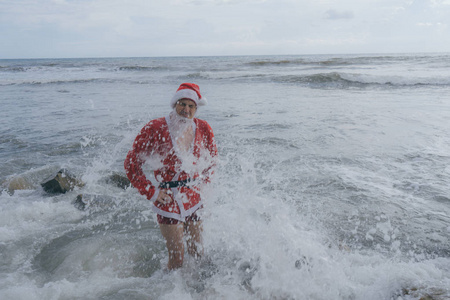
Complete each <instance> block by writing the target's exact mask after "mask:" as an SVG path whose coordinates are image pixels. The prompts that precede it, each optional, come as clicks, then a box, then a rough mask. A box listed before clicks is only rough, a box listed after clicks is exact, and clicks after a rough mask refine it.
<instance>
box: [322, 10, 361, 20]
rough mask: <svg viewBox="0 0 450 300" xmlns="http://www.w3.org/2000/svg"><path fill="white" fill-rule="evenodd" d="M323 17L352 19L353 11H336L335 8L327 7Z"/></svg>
mask: <svg viewBox="0 0 450 300" xmlns="http://www.w3.org/2000/svg"><path fill="white" fill-rule="evenodd" d="M325 18H326V19H328V20H339V19H353V18H354V16H353V12H351V11H348V10H347V11H337V10H335V9H329V10H327V11H326V12H325Z"/></svg>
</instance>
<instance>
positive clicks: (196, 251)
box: [184, 220, 203, 259]
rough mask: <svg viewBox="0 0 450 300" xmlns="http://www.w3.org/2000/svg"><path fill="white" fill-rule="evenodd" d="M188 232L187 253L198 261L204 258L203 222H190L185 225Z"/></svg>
mask: <svg viewBox="0 0 450 300" xmlns="http://www.w3.org/2000/svg"><path fill="white" fill-rule="evenodd" d="M184 229H185V232H186V244H187V251H188V253H189V254H190V255H192V256H193V257H194V258H196V259H200V258H201V257H202V256H203V241H202V232H203V226H202V221H192V220H190V221H188V222H187V223H186V224H185V225H184Z"/></svg>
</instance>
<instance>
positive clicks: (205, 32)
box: [0, 0, 450, 58]
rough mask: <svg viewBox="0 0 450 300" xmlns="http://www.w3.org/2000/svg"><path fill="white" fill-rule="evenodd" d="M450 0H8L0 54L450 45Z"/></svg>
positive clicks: (1, 10) (389, 49)
mask: <svg viewBox="0 0 450 300" xmlns="http://www.w3.org/2000/svg"><path fill="white" fill-rule="evenodd" d="M449 25H450V0H334V1H333V0H0V58H60V57H128V56H132V57H136V56H137V57H141V56H191V55H194V56H204V55H263V54H343V53H344V54H353V53H398V52H450V26H449Z"/></svg>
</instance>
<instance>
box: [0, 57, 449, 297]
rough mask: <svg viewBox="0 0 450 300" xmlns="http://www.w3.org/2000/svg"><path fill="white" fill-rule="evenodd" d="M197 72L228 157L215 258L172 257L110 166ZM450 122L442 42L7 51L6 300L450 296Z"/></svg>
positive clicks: (211, 203)
mask: <svg viewBox="0 0 450 300" xmlns="http://www.w3.org/2000/svg"><path fill="white" fill-rule="evenodd" d="M182 82H194V83H197V84H199V85H200V88H201V91H202V94H203V95H204V97H205V98H207V100H208V102H209V104H208V105H207V106H205V107H200V108H199V109H198V112H197V117H198V118H201V119H204V120H206V121H208V122H209V124H210V125H211V126H212V128H213V130H214V132H215V135H216V140H217V144H218V149H219V165H218V167H217V170H216V174H215V178H214V180H213V182H212V184H211V186H210V188H209V189H208V191H206V192H205V193H206V195H207V197H205V199H204V200H205V205H204V209H203V210H202V212H201V215H202V218H203V220H204V247H205V253H206V257H207V258H206V259H205V260H204V261H203V262H201V263H197V262H196V261H194V260H193V259H191V258H189V257H188V256H186V261H185V265H184V266H183V268H181V269H180V270H177V271H174V272H167V271H166V270H165V266H166V264H167V259H168V257H167V253H166V249H165V244H164V240H163V238H162V237H161V234H160V232H159V228H158V225H157V222H156V218H155V215H154V213H153V212H152V211H151V206H152V203H150V202H149V201H147V200H146V199H145V198H144V197H143V196H141V195H139V193H138V192H137V191H136V190H135V189H134V188H128V189H125V190H124V189H121V188H119V187H117V186H115V185H113V184H111V183H110V182H108V180H107V178H108V176H110V175H111V174H119V175H124V170H123V161H124V158H125V156H126V154H127V152H128V151H129V150H130V149H131V145H132V142H133V140H134V138H135V136H136V135H137V134H138V132H139V130H140V129H141V128H142V127H143V126H144V125H145V124H146V123H147V122H148V121H149V120H151V119H153V118H157V117H162V116H166V115H168V113H169V112H170V110H171V109H170V107H169V101H170V98H171V97H172V95H173V93H174V92H175V91H176V89H177V87H178V85H179V84H180V83H182ZM449 120H450V54H445V53H444V54H390V55H387V54H383V55H310V56H306V55H305V56H245V57H173V58H98V59H97V58H95V59H94V58H93V59H37V60H0V164H1V168H0V183H2V190H3V191H2V193H1V195H0V208H1V210H0V299H27V300H30V299H364V300H365V299H374V300H375V299H376V300H378V299H395V300H397V299H419V298H420V297H425V296H427V295H428V296H431V297H434V298H433V299H449V298H450V289H449V287H450V243H449V237H450V217H449V215H450V188H449V182H450V154H449V153H450V131H449ZM62 168H65V169H67V170H70V172H71V173H73V174H75V175H76V176H77V177H78V178H79V179H81V180H82V181H83V182H84V183H85V186H84V187H77V188H75V190H73V191H70V192H67V193H66V194H61V195H49V194H47V193H45V192H44V191H43V189H42V187H41V186H40V183H42V182H43V181H44V180H45V179H47V178H49V176H50V177H51V176H52V175H54V174H56V172H57V171H58V170H60V169H62ZM14 180H16V181H17V180H21V182H24V184H23V185H22V186H21V188H22V189H20V190H12V189H9V190H8V187H9V184H10V183H11V182H13V181H14ZM79 194H83V195H89V196H90V197H91V199H92V201H91V203H90V204H89V206H88V207H87V208H86V209H85V210H80V209H78V208H77V207H75V206H74V200H75V199H76V197H77V195H79Z"/></svg>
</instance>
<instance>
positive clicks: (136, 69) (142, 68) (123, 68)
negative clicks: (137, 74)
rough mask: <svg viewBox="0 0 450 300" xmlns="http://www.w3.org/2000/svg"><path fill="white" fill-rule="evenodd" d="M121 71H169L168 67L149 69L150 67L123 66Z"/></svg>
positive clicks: (120, 68)
mask: <svg viewBox="0 0 450 300" xmlns="http://www.w3.org/2000/svg"><path fill="white" fill-rule="evenodd" d="M117 70H119V71H141V72H148V71H150V72H152V71H164V70H169V68H167V67H159V66H158V67H148V66H122V67H118V68H117Z"/></svg>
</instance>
